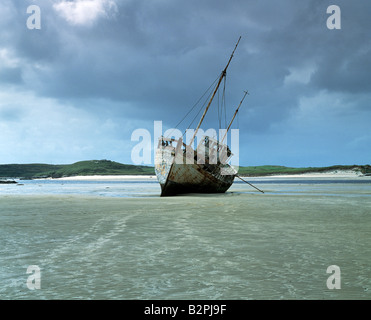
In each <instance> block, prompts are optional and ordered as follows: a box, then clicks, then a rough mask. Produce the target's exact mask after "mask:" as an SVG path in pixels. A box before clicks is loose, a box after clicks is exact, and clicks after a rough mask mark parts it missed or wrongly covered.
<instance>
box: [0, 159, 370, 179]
mask: <svg viewBox="0 0 371 320" xmlns="http://www.w3.org/2000/svg"><path fill="white" fill-rule="evenodd" d="M349 170H353V171H358V172H359V173H361V174H364V175H371V166H370V165H346V166H345V165H336V166H330V167H307V168H291V167H284V166H273V165H272V166H249V167H239V175H240V176H247V177H254V176H255V177H256V176H269V175H279V174H282V175H283V174H302V173H318V172H336V171H349ZM154 174H155V171H154V168H153V167H149V166H138V165H129V164H122V163H119V162H115V161H110V160H89V161H79V162H76V163H73V164H57V165H52V164H41V163H34V164H3V165H0V177H2V178H24V179H36V178H61V177H71V176H90V175H154Z"/></svg>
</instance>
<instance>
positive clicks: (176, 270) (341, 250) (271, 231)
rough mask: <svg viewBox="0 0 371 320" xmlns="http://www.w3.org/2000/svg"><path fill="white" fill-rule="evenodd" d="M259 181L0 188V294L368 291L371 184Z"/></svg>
mask: <svg viewBox="0 0 371 320" xmlns="http://www.w3.org/2000/svg"><path fill="white" fill-rule="evenodd" d="M264 188H265V190H266V191H267V193H266V194H259V193H257V192H251V188H250V187H248V186H245V185H243V184H242V185H239V186H238V188H237V187H235V188H232V190H231V192H228V193H226V194H222V195H187V196H178V197H170V198H160V197H151V198H146V197H140V198H105V197H94V196H71V195H65V196H60V195H53V196H12V195H7V196H0V203H1V213H0V242H1V243H3V244H5V245H4V246H2V247H1V248H0V261H1V264H0V268H1V269H0V270H1V273H0V281H1V283H2V286H1V287H0V297H1V298H5V299H238V300H249V299H370V298H371V279H370V275H371V264H370V261H371V248H370V245H369V244H370V240H371V214H370V213H371V201H370V194H371V193H370V187H369V185H367V186H366V185H365V186H364V185H359V186H358V185H352V184H351V185H349V186H346V188H343V187H342V186H341V185H337V184H336V187H333V186H323V188H325V189H321V188H322V187H321V188H320V187H318V186H314V187H310V188H311V189H307V190H306V191H305V192H302V191H301V190H302V189H300V188H302V186H301V187H300V188H298V187H295V186H294V188H295V192H296V193H295V194H279V193H276V194H274V193H271V194H269V191H272V190H282V185H272V186H271V185H266V186H264ZM290 188H291V187H290ZM244 191H245V193H244ZM246 192H248V193H246ZM29 265H38V266H40V268H41V270H42V276H41V289H40V290H34V291H31V290H29V289H28V288H27V286H26V280H27V274H26V269H27V266H29ZM331 265H337V266H338V267H339V268H340V270H341V289H339V290H330V289H328V287H327V285H326V283H327V282H326V281H327V279H328V278H329V276H330V274H327V273H326V270H327V268H328V267H329V266H331Z"/></svg>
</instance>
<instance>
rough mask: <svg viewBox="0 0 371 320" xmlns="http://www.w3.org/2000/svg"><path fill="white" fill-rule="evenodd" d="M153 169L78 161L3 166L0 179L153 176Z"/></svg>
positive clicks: (97, 161)
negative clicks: (62, 163) (58, 163)
mask: <svg viewBox="0 0 371 320" xmlns="http://www.w3.org/2000/svg"><path fill="white" fill-rule="evenodd" d="M153 174H154V168H153V167H146V166H135V165H129V164H121V163H118V162H114V161H110V160H90V161H79V162H76V163H73V164H64V165H50V164H5V165H0V177H22V178H47V177H51V178H61V177H71V176H87V175H153Z"/></svg>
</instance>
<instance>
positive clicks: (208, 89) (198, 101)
mask: <svg viewBox="0 0 371 320" xmlns="http://www.w3.org/2000/svg"><path fill="white" fill-rule="evenodd" d="M218 79H219V77H218V78H216V79H215V80H214V82H213V83H212V84H211V85H210V87H209V88H207V89H206V91H205V92H204V94H203V95H202V96H201V97H200V98H199V99H198V100H197V102H196V103H195V104H194V105H193V107H192V108H191V109H190V110H189V111H188V112H187V113H186V115H185V116H184V117H183V118H182V119H181V120H180V121H179V122H178V124H177V125H176V126H175V127H174V130H175V129H176V128H178V126H179V125H180V124H181V123H182V122H183V121H184V120H185V119H186V118H187V117H188V115H189V114H190V113H191V112H192V111H193V109H194V108H195V107H196V106H197V105H198V104H199V103H200V101H201V99H202V98H203V97H204V96H205V95H206V93H208V92H209V91H210V89H211V88H212V87H213V86H214V85H215V83H216V82H217V81H218ZM210 95H211V93H210V94H209V96H208V97H210ZM204 105H205V103H204V104H203V105H202V107H203V106H204ZM202 107H201V108H200V110H202ZM200 110H199V111H198V112H197V115H198V114H199V113H200ZM197 115H196V116H195V117H194V118H193V120H192V122H191V123H190V125H189V126H188V128H189V127H190V126H191V125H192V123H193V121H194V120H195V118H196V117H197ZM174 130H172V131H171V132H170V135H169V136H171V134H172V133H173V131H174ZM183 136H184V133H183Z"/></svg>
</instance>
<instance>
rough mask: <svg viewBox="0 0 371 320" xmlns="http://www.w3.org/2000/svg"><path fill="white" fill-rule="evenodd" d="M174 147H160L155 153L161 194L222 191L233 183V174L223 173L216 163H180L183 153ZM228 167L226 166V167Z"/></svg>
mask: <svg viewBox="0 0 371 320" xmlns="http://www.w3.org/2000/svg"><path fill="white" fill-rule="evenodd" d="M175 154H176V153H175V151H174V149H173V150H172V149H171V148H166V147H165V148H162V147H160V148H159V149H158V150H157V153H156V165H155V171H156V176H157V179H158V181H159V183H160V186H161V196H173V195H177V194H185V193H224V192H226V191H227V190H228V189H229V188H230V186H231V185H232V183H233V180H234V177H235V175H234V174H230V175H223V174H222V169H226V168H225V167H226V166H228V165H224V166H223V167H221V166H217V165H207V164H197V163H191V164H187V163H182V162H183V161H181V160H183V155H182V154H179V152H178V153H177V157H178V161H175V160H176V156H175ZM227 169H228V168H227Z"/></svg>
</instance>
